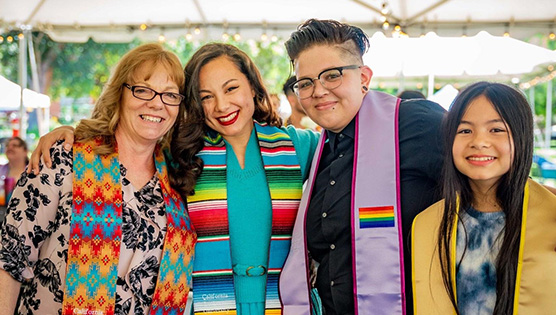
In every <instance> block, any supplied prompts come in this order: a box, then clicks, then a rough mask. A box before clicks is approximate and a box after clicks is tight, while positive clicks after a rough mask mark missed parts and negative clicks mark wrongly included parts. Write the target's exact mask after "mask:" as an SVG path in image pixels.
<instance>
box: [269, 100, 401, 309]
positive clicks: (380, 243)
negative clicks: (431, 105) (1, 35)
mask: <svg viewBox="0 0 556 315" xmlns="http://www.w3.org/2000/svg"><path fill="white" fill-rule="evenodd" d="M398 108H399V99H397V98H395V97H393V96H391V95H388V94H385V93H381V92H375V91H371V92H368V93H367V95H366V96H365V98H364V99H363V103H362V105H361V108H360V110H359V113H358V115H357V118H356V127H355V128H356V137H355V144H354V145H355V151H354V163H353V165H354V170H353V179H352V207H351V219H352V220H351V224H352V248H353V252H352V255H353V274H354V282H355V283H354V293H355V296H356V300H355V312H356V314H358V313H361V314H369V312H370V311H371V310H377V311H378V312H379V313H381V314H382V313H384V314H404V313H405V290H404V274H403V243H402V240H403V238H402V236H401V235H402V229H401V215H400V198H399V190H400V185H399V150H398V143H399V141H398ZM325 140H326V133H324V132H323V134H322V136H321V140H320V142H319V145H318V147H317V151H316V152H317V153H316V154H315V157H314V158H313V163H312V167H311V172H310V174H309V182H308V186H307V187H306V189H305V192H304V194H303V197H302V199H301V204H300V209H299V211H298V213H297V218H296V223H295V226H294V230H293V239H292V245H291V248H290V255H289V256H288V259H287V261H286V264H285V265H284V268H283V269H282V274H281V276H280V297H281V300H282V304H283V307H284V308H283V311H284V314H310V309H311V308H310V296H309V291H310V285H309V280H308V278H309V274H308V268H307V266H308V265H309V263H308V261H307V260H308V256H307V242H306V235H305V225H306V221H305V220H306V215H307V214H306V212H307V207H308V205H309V199H310V197H311V194H312V191H313V185H314V181H315V177H316V172H317V170H318V167H319V166H318V164H319V161H320V157H321V154H322V148H323V144H324V142H325ZM360 148H361V150H359V149H360Z"/></svg>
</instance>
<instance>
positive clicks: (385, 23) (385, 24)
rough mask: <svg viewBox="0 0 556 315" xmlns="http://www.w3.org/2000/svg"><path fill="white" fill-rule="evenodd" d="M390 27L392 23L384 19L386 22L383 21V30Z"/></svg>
mask: <svg viewBox="0 0 556 315" xmlns="http://www.w3.org/2000/svg"><path fill="white" fill-rule="evenodd" d="M389 27H390V23H388V20H386V21H384V23H382V29H383V30H385V31H386V30H387V29H388V28H389Z"/></svg>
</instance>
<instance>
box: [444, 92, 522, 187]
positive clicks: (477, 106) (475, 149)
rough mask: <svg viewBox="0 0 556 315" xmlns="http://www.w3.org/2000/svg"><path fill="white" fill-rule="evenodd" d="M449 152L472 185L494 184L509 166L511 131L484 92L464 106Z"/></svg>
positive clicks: (486, 185) (484, 185)
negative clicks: (464, 109)
mask: <svg viewBox="0 0 556 315" xmlns="http://www.w3.org/2000/svg"><path fill="white" fill-rule="evenodd" d="M452 154H453V157H454V164H455V166H456V168H457V169H458V170H459V171H460V172H461V173H462V174H464V175H466V176H467V177H468V178H469V183H470V185H471V186H472V187H474V186H475V187H482V188H486V189H489V188H491V187H495V186H496V184H497V183H498V180H499V179H500V178H501V177H502V175H504V174H506V173H507V172H508V171H509V170H510V166H511V163H512V160H513V156H514V145H513V139H512V134H511V131H510V130H509V127H508V126H507V125H506V124H505V122H504V120H502V118H501V117H500V115H499V114H498V112H496V110H495V108H494V106H493V105H492V103H491V102H490V101H489V100H488V99H487V98H486V97H485V96H484V95H481V96H479V97H477V98H476V99H475V100H473V101H472V102H471V103H470V104H469V106H468V107H467V110H466V111H465V114H464V115H463V117H462V119H461V122H460V124H459V126H458V129H457V133H456V137H455V139H454V145H453V147H452Z"/></svg>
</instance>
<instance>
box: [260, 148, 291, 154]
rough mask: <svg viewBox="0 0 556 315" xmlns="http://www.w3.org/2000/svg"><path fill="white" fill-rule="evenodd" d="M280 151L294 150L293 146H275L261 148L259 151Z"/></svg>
mask: <svg viewBox="0 0 556 315" xmlns="http://www.w3.org/2000/svg"><path fill="white" fill-rule="evenodd" d="M280 152H294V153H295V148H294V147H276V148H261V153H280Z"/></svg>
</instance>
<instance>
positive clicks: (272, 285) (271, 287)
mask: <svg viewBox="0 0 556 315" xmlns="http://www.w3.org/2000/svg"><path fill="white" fill-rule="evenodd" d="M279 277H280V276H279V275H277V274H269V275H268V277H267V279H266V303H265V307H266V308H281V307H282V305H280V298H279V295H278V279H279Z"/></svg>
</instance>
